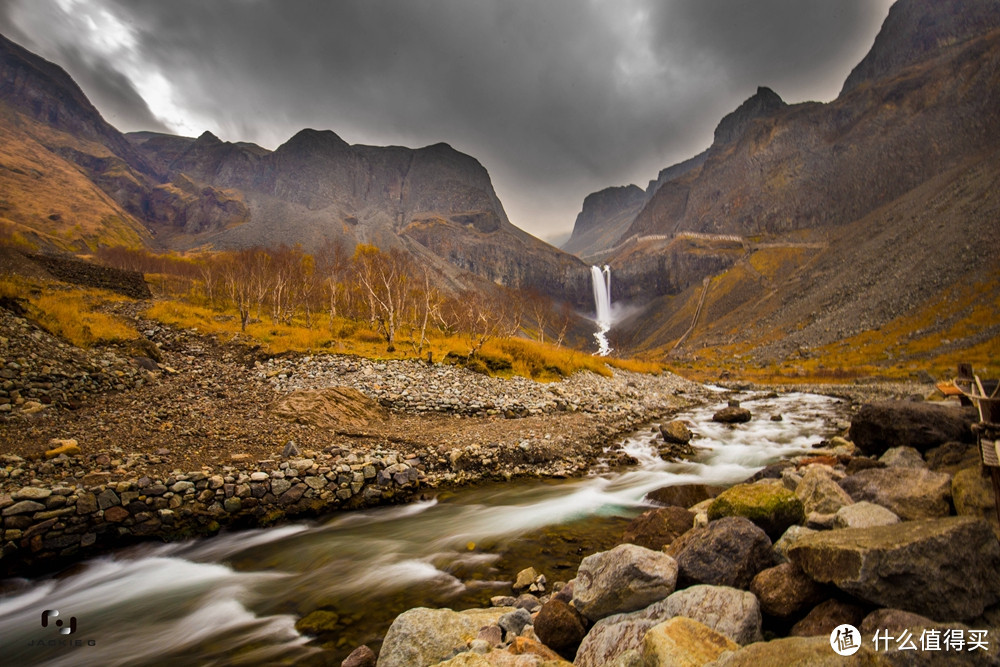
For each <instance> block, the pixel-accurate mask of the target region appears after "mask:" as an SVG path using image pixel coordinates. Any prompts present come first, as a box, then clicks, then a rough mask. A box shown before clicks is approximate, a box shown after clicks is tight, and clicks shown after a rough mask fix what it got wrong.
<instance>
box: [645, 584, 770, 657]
mask: <svg viewBox="0 0 1000 667" xmlns="http://www.w3.org/2000/svg"><path fill="white" fill-rule="evenodd" d="M654 606H657V607H661V608H662V609H663V611H664V613H665V615H666V617H667V618H673V617H675V616H684V617H686V618H691V619H694V620H696V621H698V622H699V623H704V624H705V625H706V626H708V627H709V628H711V629H712V630H714V631H716V632H719V633H721V634H723V635H725V636H726V637H728V638H729V639H731V640H732V641H734V642H736V643H737V644H740V645H743V644H750V643H753V642H758V641H760V640H761V632H760V625H761V615H760V604H759V603H758V602H757V598H756V597H755V596H754V595H753V593H748V592H746V591H741V590H739V589H737V588H730V587H728V586H707V585H698V586H691V587H690V588H685V589H683V590H680V591H677V592H676V593H674V594H672V595H671V596H670V597H668V598H667V599H666V600H663V601H662V602H657V603H656V605H654Z"/></svg>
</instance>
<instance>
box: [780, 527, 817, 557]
mask: <svg viewBox="0 0 1000 667" xmlns="http://www.w3.org/2000/svg"><path fill="white" fill-rule="evenodd" d="M815 532H816V530H815V529H814V528H809V527H807V526H789V527H788V530H786V531H785V532H784V534H783V535H782V536H781V537H779V538H778V541H777V542H775V543H774V555H775V556H776V558H775V560H777V561H779V562H783V563H787V562H788V550H789V549H790V548H791V547H792V545H793V544H795V543H796V542H797V541H798V540H800V539H801V538H802V537H804V536H806V535H812V534H813V533H815Z"/></svg>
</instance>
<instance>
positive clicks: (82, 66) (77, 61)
mask: <svg viewBox="0 0 1000 667" xmlns="http://www.w3.org/2000/svg"><path fill="white" fill-rule="evenodd" d="M13 8H14V5H13V4H12V3H11V4H8V3H3V2H0V32H2V33H3V34H5V35H7V37H9V38H10V39H13V40H14V41H15V42H17V43H18V44H20V45H21V46H23V47H25V48H26V49H28V50H30V51H33V52H34V53H37V54H39V55H42V56H43V57H45V58H46V59H47V60H51V61H53V62H55V63H57V64H58V65H60V66H61V67H63V69H65V70H66V71H68V72H69V74H70V76H72V77H73V80H74V81H76V83H77V84H78V85H79V86H80V88H82V89H83V91H84V92H85V93H86V94H87V97H88V98H89V99H90V101H91V102H92V103H93V104H94V106H96V107H97V109H98V110H99V111H100V112H101V115H102V116H104V119H105V120H107V121H108V122H109V123H111V124H112V125H114V126H115V127H118V128H122V127H125V128H140V127H141V128H144V129H148V130H154V131H157V132H168V131H170V129H169V128H168V127H167V126H166V125H165V124H163V123H162V122H161V121H159V120H157V118H156V117H155V116H154V115H153V113H152V111H151V110H150V108H149V105H148V104H146V101H145V100H143V98H142V96H141V95H140V94H139V92H138V91H137V90H136V89H135V86H134V85H133V84H132V81H131V80H130V79H129V78H128V77H127V76H125V75H124V74H122V73H121V72H120V71H118V70H117V69H116V68H115V65H114V63H111V62H108V61H107V60H104V59H93V58H90V57H89V56H88V54H87V52H86V49H85V47H83V45H80V44H78V43H76V42H75V37H76V31H75V29H74V26H73V23H72V20H71V19H70V18H68V17H67V16H66V14H65V13H64V12H61V11H59V10H58V7H57V6H55V5H51V4H43V3H39V6H37V7H35V8H34V11H35V13H34V15H33V16H32V19H33V20H32V21H30V22H28V26H26V27H27V28H28V30H24V29H21V28H20V27H19V26H18V23H17V21H16V20H15V17H16V16H17V12H16V11H15V12H12V9H13ZM12 14H13V15H12ZM37 25H41V26H44V32H39V31H36V30H33V29H32V28H35V27H36V26H37ZM29 30H30V32H29Z"/></svg>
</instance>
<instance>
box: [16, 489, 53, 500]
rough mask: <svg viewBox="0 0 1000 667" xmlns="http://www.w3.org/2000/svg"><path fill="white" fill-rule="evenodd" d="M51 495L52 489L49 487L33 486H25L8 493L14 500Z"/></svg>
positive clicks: (43, 497)
mask: <svg viewBox="0 0 1000 667" xmlns="http://www.w3.org/2000/svg"><path fill="white" fill-rule="evenodd" d="M51 495H52V491H50V490H49V489H40V488H38V487H35V486H25V487H22V488H20V489H18V490H17V491H15V492H14V493H12V494H10V497H11V498H13V499H14V500H45V499H46V498H48V497H49V496H51Z"/></svg>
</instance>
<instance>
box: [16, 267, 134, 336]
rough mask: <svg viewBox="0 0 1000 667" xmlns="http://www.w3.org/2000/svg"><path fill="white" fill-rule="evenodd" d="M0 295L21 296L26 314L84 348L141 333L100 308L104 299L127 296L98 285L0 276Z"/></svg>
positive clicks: (115, 299)
mask: <svg viewBox="0 0 1000 667" xmlns="http://www.w3.org/2000/svg"><path fill="white" fill-rule="evenodd" d="M0 296H4V297H8V298H13V299H18V300H19V301H20V302H21V303H22V304H25V308H26V310H27V315H28V317H29V318H31V319H32V320H34V321H35V322H37V323H38V325H39V326H41V327H42V328H43V329H45V330H46V331H48V332H49V333H51V334H53V335H55V336H58V337H60V338H62V339H63V340H65V341H67V342H69V343H72V344H73V345H76V346H77V347H82V348H91V347H94V346H95V345H103V344H107V343H117V342H122V341H126V340H132V339H134V338H137V337H138V335H139V334H138V332H137V331H136V330H135V329H134V328H133V327H131V326H129V325H128V324H127V323H126V322H124V321H123V320H122V319H121V318H118V317H115V316H114V315H109V314H107V313H103V312H100V311H99V310H98V307H99V306H100V305H101V304H102V303H108V302H111V301H119V300H122V299H124V297H122V296H120V295H117V294H114V293H112V292H106V291H104V290H98V289H80V288H60V287H53V286H51V285H43V284H42V283H38V282H35V281H28V280H25V279H21V278H15V277H13V276H2V277H0Z"/></svg>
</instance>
